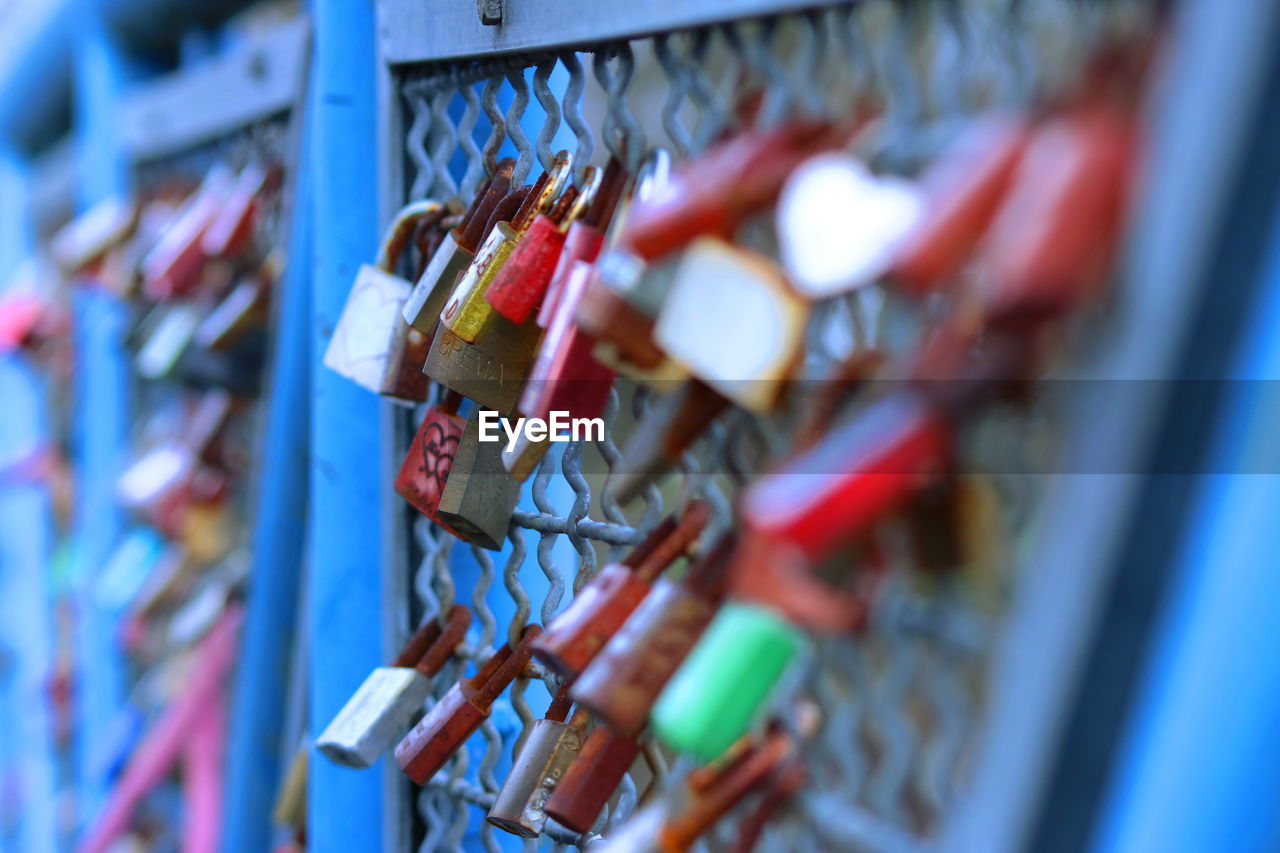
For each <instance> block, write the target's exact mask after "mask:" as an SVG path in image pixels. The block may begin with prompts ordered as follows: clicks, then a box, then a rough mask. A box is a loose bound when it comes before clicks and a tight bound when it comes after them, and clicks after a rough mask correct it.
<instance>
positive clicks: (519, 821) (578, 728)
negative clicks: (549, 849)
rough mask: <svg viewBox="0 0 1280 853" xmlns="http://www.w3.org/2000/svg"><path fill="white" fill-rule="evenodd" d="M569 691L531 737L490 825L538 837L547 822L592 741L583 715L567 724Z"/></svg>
mask: <svg viewBox="0 0 1280 853" xmlns="http://www.w3.org/2000/svg"><path fill="white" fill-rule="evenodd" d="M568 694H569V691H568V688H567V687H561V688H560V691H559V692H558V693H557V694H556V696H555V698H554V699H552V701H551V707H549V708H548V709H547V714H546V716H545V717H543V719H541V720H538V721H536V722H535V723H534V724H533V728H531V729H530V730H529V736H528V737H527V738H525V742H524V746H522V747H521V748H520V754H519V755H518V756H517V757H516V759H515V761H514V762H513V763H512V765H511V772H510V773H508V774H507V778H506V780H505V781H504V782H503V783H502V788H501V790H499V791H498V796H497V797H496V798H494V801H493V806H492V808H490V809H489V814H488V815H487V816H486V818H485V819H486V820H487V821H489V823H491V824H493V825H494V826H496V827H498V828H499V829H503V830H506V831H507V832H510V833H512V834H513V835H519V836H521V837H523V838H535V837H537V836H538V835H540V834H541V833H542V828H543V826H545V825H546V822H547V813H546V811H545V808H546V805H547V800H548V799H549V798H550V797H551V793H552V791H554V790H555V787H556V785H557V784H558V783H559V782H560V779H561V777H563V776H564V774H565V771H566V770H568V769H569V765H570V764H572V763H573V760H574V759H575V758H577V756H578V753H579V752H580V751H581V750H582V744H583V743H584V742H585V741H586V735H587V733H586V729H587V726H588V724H589V723H590V720H591V718H590V715H588V714H587V713H585V712H581V711H580V712H578V713H576V714H574V716H573V722H571V723H566V722H565V718H566V717H567V716H568V712H569V705H570V700H569V695H568Z"/></svg>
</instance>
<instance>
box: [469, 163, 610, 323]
mask: <svg viewBox="0 0 1280 853" xmlns="http://www.w3.org/2000/svg"><path fill="white" fill-rule="evenodd" d="M602 179H603V175H602V173H601V171H600V169H599V167H596V166H588V167H587V169H586V174H585V177H584V179H583V183H582V187H581V189H580V190H579V192H578V195H577V197H576V198H575V199H574V201H573V204H572V206H570V207H569V209H568V210H567V211H566V213H565V215H564V216H563V217H561V219H560V220H559V221H556V220H555V219H553V218H552V217H550V216H548V215H547V214H539V215H538V216H536V217H535V218H534V220H533V222H532V223H530V225H529V228H528V230H527V231H526V232H525V234H524V236H523V237H522V238H521V239H520V242H519V244H518V245H516V247H515V248H514V249H513V250H512V251H511V256H510V257H509V258H507V261H506V263H504V264H503V265H502V269H500V270H499V271H498V273H497V275H495V276H494V279H493V282H492V284H490V285H489V287H488V288H487V289H486V290H485V293H484V298H485V300H486V301H487V302H488V303H489V304H490V305H491V306H493V310H495V311H497V312H498V313H499V314H501V315H502V316H503V317H506V318H507V319H508V320H510V321H511V322H513V323H516V324H520V323H524V322H526V321H528V319H529V317H530V315H532V314H533V311H534V309H535V308H537V307H538V305H539V304H540V303H541V302H542V299H543V296H544V295H545V294H546V292H547V288H548V286H549V285H550V284H551V279H552V276H553V275H554V274H555V271H556V266H557V265H558V263H559V260H560V254H561V252H562V250H563V249H564V245H565V240H566V237H567V234H568V231H569V228H570V226H572V225H573V223H575V222H577V221H578V220H579V219H580V218H581V217H582V216H583V215H584V214H585V213H586V212H587V210H588V209H589V207H590V205H591V204H592V202H594V201H595V199H596V196H597V193H598V192H599V190H600V185H601V181H602Z"/></svg>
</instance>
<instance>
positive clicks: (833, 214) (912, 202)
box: [777, 153, 922, 300]
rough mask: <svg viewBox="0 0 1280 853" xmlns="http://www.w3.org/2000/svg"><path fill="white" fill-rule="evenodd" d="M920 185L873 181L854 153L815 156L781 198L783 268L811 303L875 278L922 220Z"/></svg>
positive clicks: (800, 168)
mask: <svg viewBox="0 0 1280 853" xmlns="http://www.w3.org/2000/svg"><path fill="white" fill-rule="evenodd" d="M921 207H922V202H921V199H920V193H919V191H918V190H917V189H916V187H915V186H914V185H913V184H911V183H909V182H908V181H905V180H902V179H900V178H896V177H893V176H887V175H873V174H872V173H871V171H870V169H868V168H867V167H866V165H864V164H863V163H862V162H861V161H860V160H858V159H857V158H855V157H852V156H850V155H849V154H844V153H828V154H819V155H818V156H816V157H811V158H810V159H808V160H806V161H805V162H803V163H801V164H800V165H799V166H797V167H796V170H795V172H793V173H792V174H791V176H790V177H789V178H788V179H787V183H786V186H785V188H784V189H783V191H782V195H781V196H780V197H779V199H778V208H777V231H778V248H779V256H780V259H781V263H782V266H783V267H784V268H785V269H786V271H787V274H788V277H789V279H790V281H791V282H793V283H794V285H795V288H796V289H797V290H798V291H800V292H801V293H802V294H804V296H805V297H806V298H808V299H812V300H817V299H828V298H830V297H833V296H837V295H839V294H841V293H844V292H846V291H849V290H853V289H854V288H857V287H860V286H862V285H866V284H870V283H871V282H873V281H875V280H876V279H878V278H879V277H880V276H881V275H882V274H883V273H884V271H885V269H886V268H887V267H888V265H889V263H890V261H891V259H892V258H893V252H894V251H895V250H896V249H897V247H898V246H899V244H901V242H902V241H903V239H905V237H906V235H907V234H908V233H909V232H910V230H911V229H912V228H913V227H914V226H915V225H916V223H917V222H918V221H919V218H920V212H921Z"/></svg>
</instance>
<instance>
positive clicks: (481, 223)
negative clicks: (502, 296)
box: [454, 157, 515, 255]
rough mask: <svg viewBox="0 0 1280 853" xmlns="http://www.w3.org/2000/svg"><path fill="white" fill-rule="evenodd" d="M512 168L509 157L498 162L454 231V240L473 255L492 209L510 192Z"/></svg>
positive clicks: (491, 214) (478, 245) (478, 246)
mask: <svg viewBox="0 0 1280 853" xmlns="http://www.w3.org/2000/svg"><path fill="white" fill-rule="evenodd" d="M514 168H515V160H514V159H512V158H510V157H508V158H507V159H506V160H503V161H502V162H501V163H499V164H498V170H497V171H496V172H494V175H493V178H492V179H490V181H489V184H488V186H487V187H485V189H484V192H483V193H477V194H476V201H475V202H474V203H473V205H472V210H471V211H469V212H468V214H467V217H466V218H464V219H463V221H462V224H460V225H459V226H458V229H457V230H455V232H454V241H455V242H457V244H458V245H459V246H460V247H461V248H463V249H465V250H466V251H468V252H470V253H471V254H473V255H474V254H475V253H476V250H477V249H478V248H480V241H481V240H483V239H484V235H485V234H486V233H488V232H487V231H486V226H488V224H489V219H490V217H492V216H493V212H494V210H495V209H497V207H498V205H499V204H501V203H502V200H503V199H504V198H506V197H507V195H508V194H509V193H510V192H511V173H512V171H513V170H514Z"/></svg>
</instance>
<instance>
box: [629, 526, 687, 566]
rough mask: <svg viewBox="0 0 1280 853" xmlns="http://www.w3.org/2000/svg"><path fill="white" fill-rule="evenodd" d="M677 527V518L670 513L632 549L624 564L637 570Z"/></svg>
mask: <svg viewBox="0 0 1280 853" xmlns="http://www.w3.org/2000/svg"><path fill="white" fill-rule="evenodd" d="M675 529H676V518H675V516H674V515H668V516H667V517H666V518H664V519H662V521H660V522H658V526H657V527H655V528H653V530H651V531H650V532H649V535H648V536H646V537H645V538H644V539H642V540H640V544H638V545H636V547H635V548H634V549H633V550H632V551H631V553H630V554H628V555H627V557H626V558H625V559H624V560H623V561H622V565H624V566H626V567H627V568H628V569H631V570H633V571H634V570H635V567H636V566H638V565H640V564H641V563H643V562H644V561H645V560H646V559H648V557H649V555H650V554H652V553H653V551H654V549H655V548H657V547H658V545H659V544H661V543H662V541H663V540H664V539H666V538H667V537H668V536H670V535H671V534H672V533H673V532H674V531H675Z"/></svg>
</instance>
